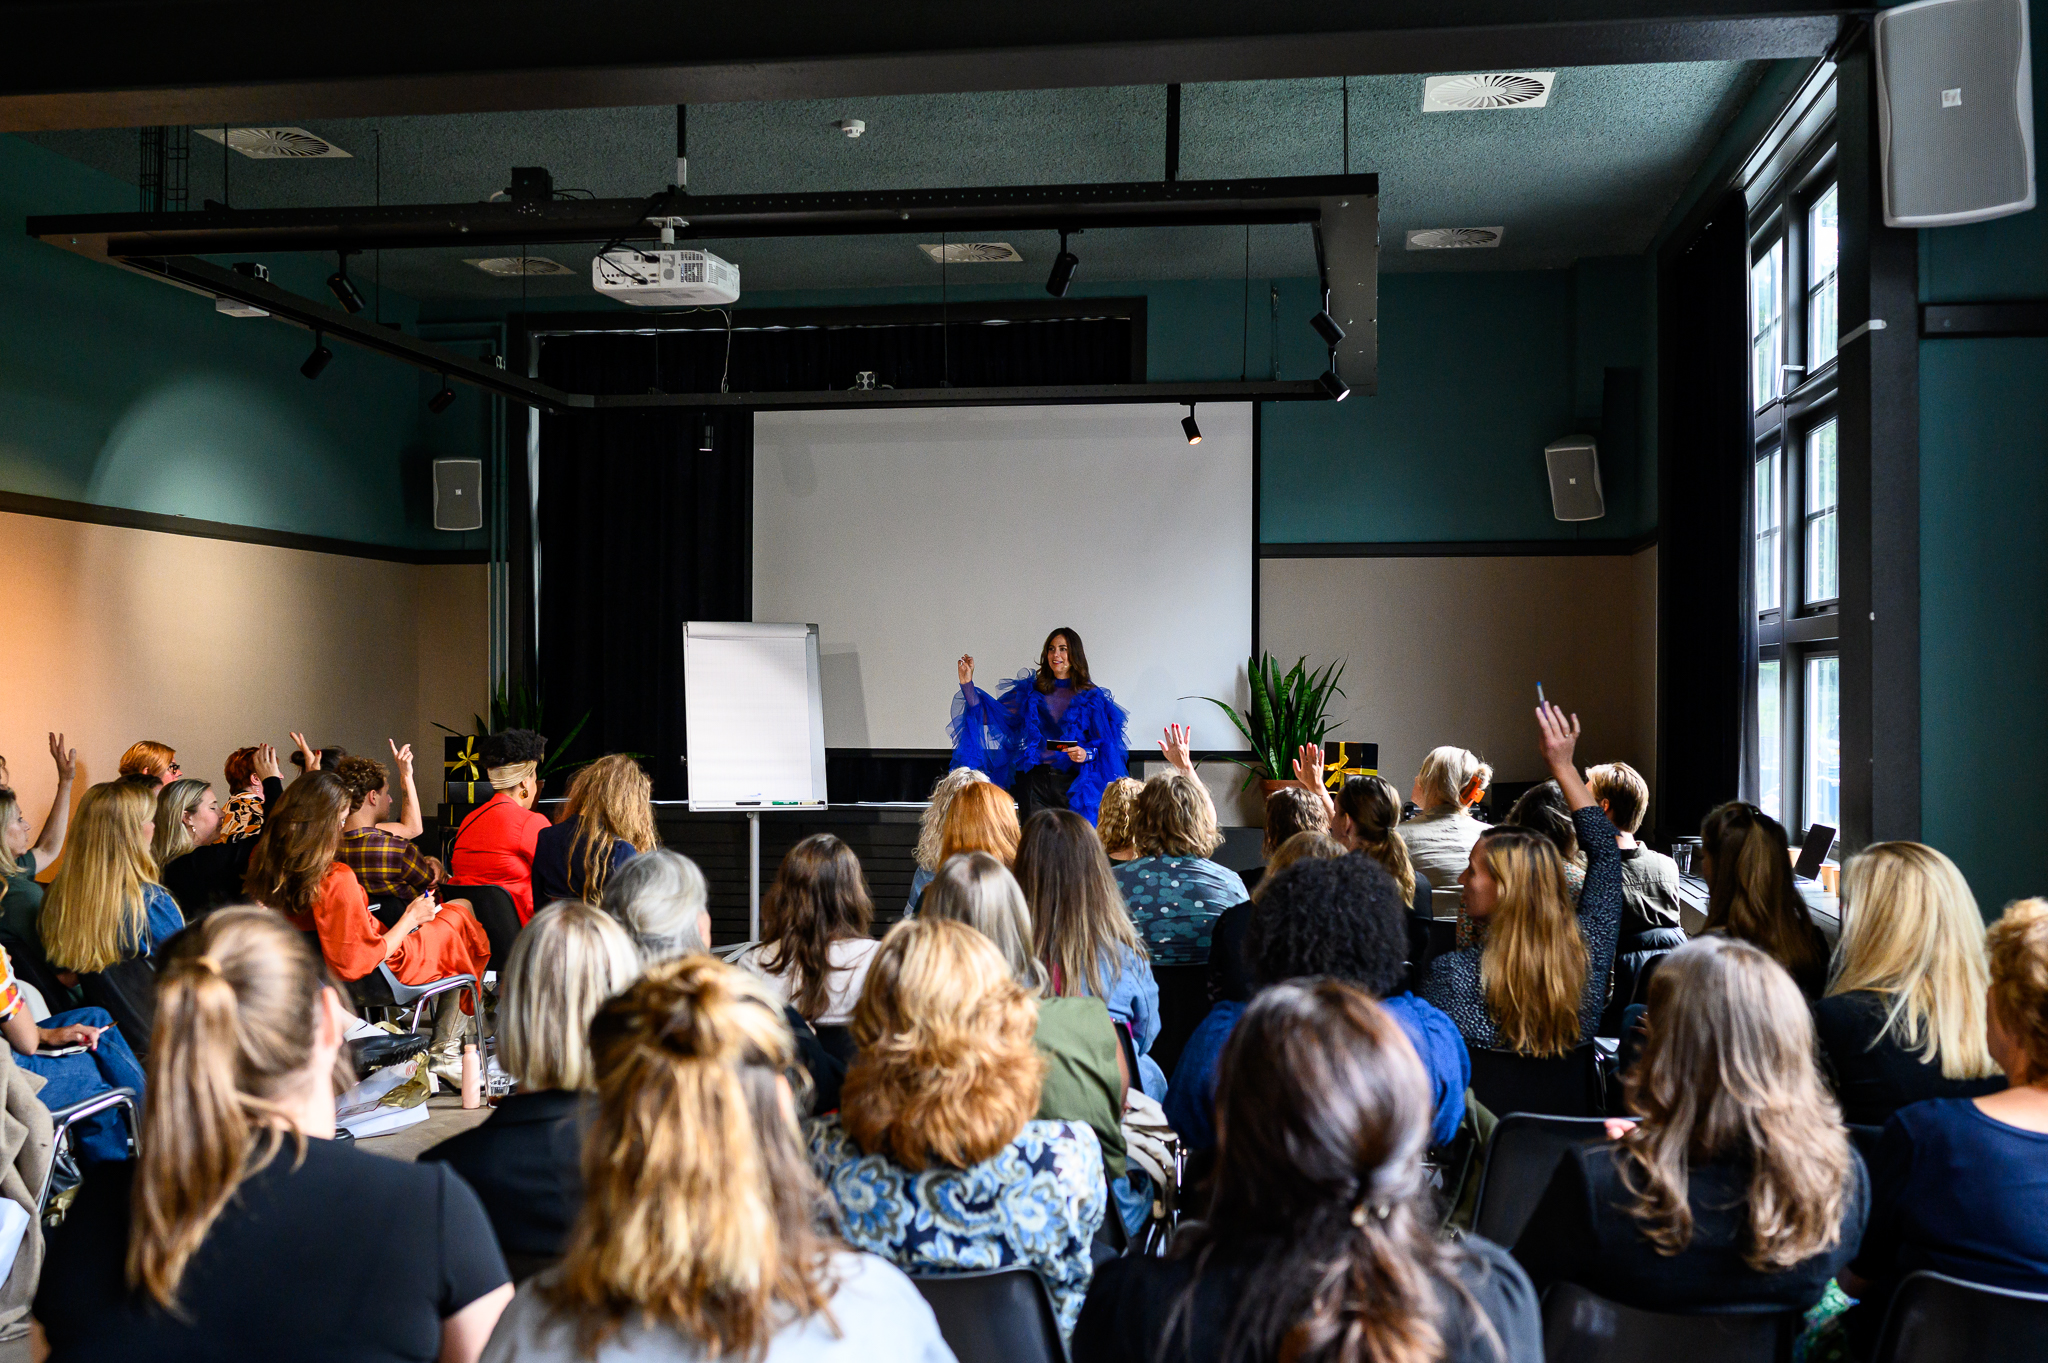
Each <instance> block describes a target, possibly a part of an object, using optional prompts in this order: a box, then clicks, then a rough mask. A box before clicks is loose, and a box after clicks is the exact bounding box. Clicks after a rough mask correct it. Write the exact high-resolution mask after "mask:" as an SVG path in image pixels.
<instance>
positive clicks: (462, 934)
mask: <svg viewBox="0 0 2048 1363" xmlns="http://www.w3.org/2000/svg"><path fill="white" fill-rule="evenodd" d="M348 805H349V795H348V789H347V787H345V786H343V785H342V783H341V780H340V778H338V777H336V776H335V775H334V774H333V773H331V772H324V771H314V772H308V773H307V774H306V775H304V776H302V777H300V778H299V779H298V780H296V781H294V782H292V784H291V786H290V787H289V788H288V789H287V790H286V791H285V793H284V795H283V797H282V798H281V799H279V800H278V801H277V803H276V804H274V805H272V806H271V807H270V810H269V812H268V813H267V814H266V816H265V818H264V824H263V832H262V833H261V834H260V835H259V836H258V838H257V842H256V850H255V851H254V853H252V854H251V856H250V858H249V877H248V880H247V881H246V882H245V883H244V888H245V889H246V890H247V891H248V892H249V896H250V898H252V899H254V900H255V901H256V902H257V903H259V904H266V905H268V906H270V907H271V908H273V909H277V910H279V911H280V912H282V913H283V914H284V915H285V917H287V918H289V919H290V920H291V922H292V926H293V927H296V928H298V929H299V930H300V931H301V932H311V933H315V934H317V935H318V937H319V939H320V954H321V956H323V957H324V958H326V961H327V964H328V965H329V966H330V967H332V968H333V970H334V973H335V974H337V975H339V976H341V977H342V978H343V979H345V980H360V979H362V978H363V977H365V976H366V975H369V974H371V973H372V972H373V971H375V970H376V969H377V967H378V966H379V965H389V966H390V967H391V973H392V974H393V975H396V976H397V977H398V979H399V982H400V983H402V984H431V983H433V982H434V981H435V980H443V979H446V978H448V977H449V976H450V975H463V974H467V975H475V976H476V977H477V978H478V979H482V978H483V973H484V966H485V964H486V963H487V962H488V961H489V960H490V958H491V942H490V938H489V937H487V936H486V935H485V934H484V930H483V926H482V925H481V924H479V923H478V922H477V921H476V917H475V915H474V914H472V913H471V911H470V906H469V904H468V902H467V901H465V900H460V899H458V900H451V901H450V902H448V903H446V904H436V903H435V902H434V901H433V899H432V898H430V897H429V896H427V895H421V896H420V897H419V898H418V899H415V900H413V902H412V903H411V904H409V905H407V906H406V910H405V912H404V913H403V914H401V915H399V918H398V921H397V922H396V923H393V924H392V925H391V926H390V927H389V928H386V927H385V926H384V925H383V924H382V923H380V922H378V921H377V919H376V916H375V915H373V914H372V913H371V912H370V897H369V895H368V894H366V893H365V892H364V890H363V886H362V882H361V881H359V880H357V879H356V873H355V872H354V871H352V870H350V869H349V868H348V867H347V866H345V865H343V864H342V863H341V862H339V861H336V860H335V855H336V853H337V852H338V851H339V850H340V848H341V826H342V824H343V823H344V822H345V821H346V820H347V818H348V812H349V809H348ZM460 997H461V1001H462V1002H461V1009H460V1011H459V1012H458V1011H457V1009H456V1008H454V1007H449V1006H445V1005H446V998H445V996H444V1000H443V1003H444V1006H443V1007H442V1008H441V1010H440V1013H439V1014H438V1016H437V1017H436V1018H435V1021H434V1044H433V1048H432V1051H433V1060H432V1065H433V1069H434V1072H435V1073H436V1074H442V1075H444V1076H446V1077H451V1078H452V1079H454V1080H455V1081H456V1082H460V1078H461V1070H462V1035H461V1033H462V1030H463V1029H462V1024H461V1014H462V1013H467V1012H472V1011H474V1009H473V1004H472V1001H471V1000H470V999H469V997H468V995H467V993H466V992H465V993H464V994H462V995H461V996H460Z"/></svg>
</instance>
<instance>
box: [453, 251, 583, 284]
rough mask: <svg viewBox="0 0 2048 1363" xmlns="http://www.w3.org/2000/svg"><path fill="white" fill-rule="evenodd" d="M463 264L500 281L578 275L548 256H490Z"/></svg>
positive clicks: (466, 260) (466, 261)
mask: <svg viewBox="0 0 2048 1363" xmlns="http://www.w3.org/2000/svg"><path fill="white" fill-rule="evenodd" d="M462 263H463V264H464V265H474V266H476V267H477V268H478V269H479V270H482V271H483V272H484V273H485V274H487V275H493V276H496V277H497V278H499V279H537V278H539V277H540V276H542V275H563V274H565V275H574V274H576V273H577V271H575V270H572V269H570V268H569V267H568V266H567V265H564V264H563V263H562V262H561V261H559V260H549V259H548V258H547V257H546V256H490V257H488V258H486V259H483V260H470V259H465V260H464V261H463V262H462Z"/></svg>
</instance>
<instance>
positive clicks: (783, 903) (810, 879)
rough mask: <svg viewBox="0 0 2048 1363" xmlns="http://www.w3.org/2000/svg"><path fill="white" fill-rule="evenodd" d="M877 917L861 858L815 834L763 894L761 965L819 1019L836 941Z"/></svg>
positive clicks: (860, 931) (861, 931) (862, 931)
mask: <svg viewBox="0 0 2048 1363" xmlns="http://www.w3.org/2000/svg"><path fill="white" fill-rule="evenodd" d="M1005 798H1008V797H1005ZM874 920H875V905H874V901H873V900H871V899H869V898H868V887H867V881H866V880H865V879H863V878H862V876H861V870H860V858H859V857H857V856H855V855H854V854H853V849H852V848H851V847H848V846H847V845H846V844H845V843H843V842H841V841H840V840H839V839H838V838H836V837H834V836H833V835H832V834H830V833H813V834H811V836H810V837H808V838H805V839H804V840H803V841H802V842H800V843H798V844H797V845H796V846H794V847H792V848H790V849H789V854H788V855H787V856H785V857H783V859H782V865H781V866H780V867H778V868H776V872H775V883H774V884H773V885H771V886H769V887H768V893H767V894H766V895H765V896H763V897H762V901H761V935H762V942H763V945H764V947H765V948H766V949H765V950H763V951H762V953H761V969H763V970H765V971H766V972H768V973H769V974H770V975H781V976H784V977H786V978H787V979H788V981H789V984H790V998H789V1001H790V1003H791V1005H793V1006H794V1007H795V1008H796V1010H797V1012H799V1013H801V1014H803V1015H804V1017H805V1018H806V1019H815V1018H817V1017H819V1016H821V1015H822V1014H823V1013H824V1011H825V1005H826V1004H827V1003H828V1002H829V1001H830V999H831V993H832V954H831V953H832V944H833V943H834V942H837V941H842V940H844V939H846V938H850V937H865V936H867V935H868V927H869V925H870V924H872V923H873V922H874Z"/></svg>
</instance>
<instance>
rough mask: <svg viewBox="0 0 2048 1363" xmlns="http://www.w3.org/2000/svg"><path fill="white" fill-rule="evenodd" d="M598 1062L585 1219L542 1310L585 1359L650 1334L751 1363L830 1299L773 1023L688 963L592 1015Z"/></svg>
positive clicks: (721, 968)
mask: <svg viewBox="0 0 2048 1363" xmlns="http://www.w3.org/2000/svg"><path fill="white" fill-rule="evenodd" d="M590 1047H591V1053H592V1056H593V1058H594V1060H595V1062H596V1067H597V1113H596V1116H595V1118H594V1120H593V1121H592V1123H591V1127H590V1130H589V1132H588V1133H587V1134H586V1135H585V1136H584V1139H583V1209H582V1211H581V1212H580V1213H578V1215H577V1218H576V1226H575V1229H574V1230H573V1231H572V1232H571V1233H570V1237H569V1246H568V1252H567V1254H566V1255H565V1256H564V1258H563V1260H562V1268H561V1272H560V1274H559V1276H558V1277H556V1278H555V1279H554V1280H553V1281H552V1282H550V1283H549V1284H547V1285H546V1286H545V1287H543V1288H542V1289H541V1291H542V1293H543V1295H544V1297H545V1298H546V1300H547V1301H548V1302H549V1303H550V1304H552V1305H553V1306H554V1307H555V1308H556V1309H557V1310H558V1311H560V1312H562V1313H563V1314H564V1315H566V1316H568V1317H569V1318H570V1319H572V1320H573V1321H574V1322H575V1327H576V1337H577V1343H578V1347H579V1349H580V1351H581V1352H582V1353H583V1354H584V1355H585V1356H591V1355H594V1354H595V1353H596V1352H597V1350H598V1348H599V1347H600V1346H601V1345H602V1344H603V1343H604V1342H605V1341H606V1340H607V1339H609V1338H611V1337H612V1336H613V1335H615V1334H616V1333H617V1332H618V1331H619V1330H620V1328H621V1327H623V1326H624V1325H626V1324H627V1323H628V1322H629V1321H645V1322H647V1323H649V1324H652V1325H655V1326H663V1327H666V1328H668V1329H671V1330H673V1331H675V1332H676V1333H677V1334H679V1335H681V1336H682V1337H683V1338H685V1339H688V1340H690V1341H692V1342H694V1343H695V1344H697V1345H698V1346H699V1348H700V1349H701V1350H702V1352H703V1353H704V1355H705V1356H707V1357H710V1358H720V1359H722V1358H727V1357H733V1358H741V1359H757V1358H760V1357H761V1356H762V1355H764V1354H765V1353H766V1352H767V1350H768V1345H769V1342H770V1341H771V1340H773V1339H774V1338H775V1336H776V1334H777V1333H778V1332H779V1331H780V1330H781V1329H782V1328H783V1327H785V1326H786V1325H788V1324H789V1322H790V1319H791V1318H792V1317H795V1318H797V1319H806V1318H809V1317H811V1316H815V1315H817V1314H819V1313H820V1312H823V1311H826V1310H827V1309H828V1305H829V1302H830V1300H831V1297H832V1293H833V1288H834V1285H835V1284H834V1283H833V1282H832V1279H831V1276H830V1263H831V1258H830V1256H831V1252H832V1251H833V1250H834V1249H835V1248H836V1247H837V1245H836V1242H834V1241H833V1240H831V1239H829V1238H827V1237H826V1236H824V1235H821V1234H820V1233H819V1231H818V1227H819V1226H820V1225H822V1224H824V1223H825V1222H824V1211H823V1209H824V1206H825V1200H824V1192H823V1190H822V1189H821V1188H820V1187H819V1186H818V1181H817V1178H816V1176H815V1175H814V1174H813V1173H812V1172H811V1166H810V1161H809V1160H808V1159H807V1158H806V1157H805V1154H804V1143H803V1137H802V1136H801V1134H800V1133H799V1132H798V1130H797V1126H796V1121H795V1118H794V1116H793V1115H792V1113H791V1111H790V1109H789V1108H788V1107H787V1106H786V1105H785V1101H784V1089H783V1086H782V1083H781V1081H782V1078H783V1076H784V1074H785V1073H786V1072H787V1071H788V1070H789V1069H790V1068H791V1067H792V1066H793V1065H794V1064H795V1063H796V1056H795V1047H794V1044H793V1043H792V1041H791V1040H790V1035H789V1028H788V1026H787V1025H786V1024H785V1023H784V1021H783V1017H782V1010H781V1009H780V1008H779V1007H777V1006H776V1005H775V1004H774V1003H773V1002H772V1001H771V1000H770V999H769V997H768V995H767V993H766V992H765V991H764V990H763V989H762V988H761V986H760V985H759V984H758V983H757V982H755V981H754V980H753V979H752V978H750V977H749V976H748V975H747V973H746V972H745V971H743V970H740V969H738V968H736V967H734V966H729V965H725V964H723V963H722V962H719V961H716V960H713V959H712V958H711V957H709V956H687V957H684V958H682V959H680V960H675V961H670V962H668V963H667V964H665V965H659V966H656V967H655V968H654V969H653V970H651V971H649V972H648V974H647V975H646V976H644V977H643V978H642V979H641V980H640V981H639V982H638V983H636V984H635V985H634V986H633V987H632V988H630V989H628V990H627V991H626V992H625V993H624V994H622V995H620V996H619V997H617V998H615V999H613V1000H611V1001H610V1002H609V1003H607V1004H605V1005H604V1007H603V1008H601V1009H599V1010H598V1013H597V1015H596V1017H595V1018H593V1019H592V1020H591V1024H590ZM828 1319H829V1317H828Z"/></svg>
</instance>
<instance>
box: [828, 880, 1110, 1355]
mask: <svg viewBox="0 0 2048 1363" xmlns="http://www.w3.org/2000/svg"><path fill="white" fill-rule="evenodd" d="M1037 1024H1038V1010H1037V1008H1036V1007H1034V1006H1033V1003H1032V1000H1031V996H1030V994H1029V992H1027V991H1026V990H1025V988H1024V987H1023V986H1022V985H1020V984H1018V983H1017V981H1016V980H1015V979H1014V978H1013V977H1012V974H1011V970H1010V964H1009V962H1007V961H1005V960H1004V959H1003V954H1002V952H1000V951H998V950H997V949H996V946H995V944H994V943H993V942H991V941H989V939H988V938H986V937H984V936H983V935H982V934H981V933H979V932H977V931H975V930H974V929H973V928H971V927H969V926H967V924H965V923H959V922H954V921H952V920H950V919H929V920H927V919H912V920H911V921H909V922H904V923H898V924H897V925H896V926H895V927H893V928H891V929H890V930H889V935H888V936H887V937H886V938H884V939H883V940H882V949H881V950H880V951H878V952H877V953H875V963H874V967H873V969H872V970H870V972H869V974H868V984H867V989H866V990H865V991H864V992H863V993H862V994H861V1000H860V1007H859V1009H858V1010H857V1011H856V1012H855V1014H854V1019H853V1035H854V1040H855V1041H856V1042H857V1043H858V1044H859V1046H860V1056H859V1059H857V1060H856V1061H855V1062H854V1063H853V1065H852V1066H851V1067H850V1068H849V1069H848V1070H847V1072H846V1087H845V1089H844V1090H843V1092H842V1093H841V1095H840V1105H839V1111H838V1113H837V1114H835V1115H833V1116H828V1117H826V1118H824V1119H823V1120H821V1121H818V1122H815V1123H813V1124H812V1126H811V1135H810V1147H811V1163H812V1164H813V1166H815V1167H816V1169H817V1171H818V1174H819V1176H820V1177H822V1178H823V1179H824V1181H825V1187H826V1189H827V1191H829V1192H830V1193H831V1194H832V1197H833V1199H834V1200H835V1201H837V1203H838V1204H839V1210H840V1215H841V1220H842V1222H843V1225H844V1227H845V1232H846V1238H847V1240H848V1241H849V1242H851V1243H852V1244H853V1245H854V1247H855V1248H858V1249H865V1250H867V1251H869V1252H870V1253H873V1254H879V1255H881V1256H882V1257H884V1258H886V1259H889V1260H890V1261H892V1262H893V1263H895V1264H896V1265H897V1267H899V1268H902V1269H904V1270H905V1271H906V1272H910V1273H944V1272H948V1271H959V1270H964V1269H988V1268H1008V1267H1023V1268H1032V1269H1036V1270H1037V1271H1038V1273H1039V1275H1040V1276H1041V1277H1043V1278H1044V1279H1045V1283H1046V1286H1047V1287H1048V1288H1049V1289H1050V1290H1051V1292H1052V1300H1053V1307H1054V1310H1055V1311H1056V1312H1057V1313H1058V1315H1059V1321H1060V1330H1061V1332H1062V1333H1063V1334H1064V1333H1066V1332H1068V1331H1071V1330H1072V1329H1073V1328H1074V1320H1075V1318H1076V1317H1077V1316H1079V1315H1080V1312H1081V1299H1082V1297H1083V1295H1084V1294H1085V1293H1086V1292H1087V1290H1088V1278H1089V1275H1090V1274H1091V1273H1092V1272H1093V1271H1094V1260H1093V1258H1092V1257H1091V1256H1090V1254H1089V1242H1090V1241H1092V1240H1093V1239H1094V1237H1095V1232H1096V1230H1097V1229H1098V1228H1100V1227H1101V1225H1102V1218H1103V1216H1104V1214H1105V1212H1106V1210H1107V1208H1108V1202H1109V1185H1108V1182H1107V1181H1106V1179H1105V1178H1104V1174H1103V1165H1102V1150H1101V1147H1100V1146H1099V1145H1098V1144H1097V1143H1096V1139H1095V1133H1094V1132H1093V1131H1091V1130H1089V1129H1088V1127H1087V1125H1086V1124H1085V1123H1083V1122H1071V1121H1062V1122H1049V1121H1037V1120H1034V1118H1033V1114H1034V1113H1036V1112H1037V1111H1038V1104H1039V1096H1040V1088H1041V1085H1042V1083H1043V1079H1044V1075H1045V1065H1046V1062H1045V1060H1044V1058H1043V1057H1042V1056H1040V1055H1039V1053H1038V1051H1037V1049H1036V1048H1035V1047H1034V1046H1033V1044H1032V1033H1033V1031H1034V1030H1035V1029H1036V1027H1037Z"/></svg>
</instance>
